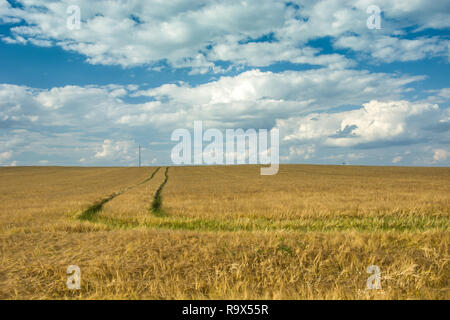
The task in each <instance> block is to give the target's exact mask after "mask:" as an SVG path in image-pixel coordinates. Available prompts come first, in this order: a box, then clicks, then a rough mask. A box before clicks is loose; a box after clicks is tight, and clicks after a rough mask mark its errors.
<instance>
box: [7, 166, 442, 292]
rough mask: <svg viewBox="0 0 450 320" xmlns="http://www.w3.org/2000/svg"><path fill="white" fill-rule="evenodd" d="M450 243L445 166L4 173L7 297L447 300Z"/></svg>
mask: <svg viewBox="0 0 450 320" xmlns="http://www.w3.org/2000/svg"><path fill="white" fill-rule="evenodd" d="M449 242H450V168H412V167H411V168H407V167H356V166H309V165H284V166H283V165H282V166H281V167H280V171H279V173H278V174H277V175H274V176H260V174H259V166H204V167H144V168H61V167H29V168H21V167H16V168H0V299H449V298H450V267H449ZM69 265H76V266H79V268H80V270H81V289H80V290H69V289H68V288H67V285H66V281H67V278H68V276H69V275H68V274H67V272H66V271H67V267H68V266H69ZM371 265H376V266H378V267H379V269H380V271H381V274H380V284H381V288H380V289H374V290H368V288H367V283H366V282H367V279H368V278H369V277H370V276H371V274H370V273H367V268H368V267H369V266H371Z"/></svg>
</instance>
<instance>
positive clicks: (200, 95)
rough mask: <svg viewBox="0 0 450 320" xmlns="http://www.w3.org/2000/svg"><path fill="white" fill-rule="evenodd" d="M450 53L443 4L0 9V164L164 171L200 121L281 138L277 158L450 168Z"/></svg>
mask: <svg viewBox="0 0 450 320" xmlns="http://www.w3.org/2000/svg"><path fill="white" fill-rule="evenodd" d="M74 5H75V6H76V8H78V9H79V12H80V28H79V29H77V28H75V29H74V28H71V26H73V23H74V22H75V21H76V17H75V16H74V15H73V12H74V11H73V10H68V8H69V7H70V6H74ZM371 5H376V6H378V7H379V8H380V10H381V15H380V21H381V28H380V29H376V28H375V29H371V28H368V26H367V20H368V19H370V16H371V15H372V14H373V13H372V12H370V13H367V8H368V7H369V6H371ZM72 9H73V8H72ZM449 50H450V4H449V2H448V1H433V2H432V4H430V2H429V1H424V0H423V1H422V0H418V1H414V2H411V1H384V0H383V1H372V0H370V1H365V0H358V1H346V0H345V1H344V0H343V1H336V0H323V1H289V2H287V1H285V2H283V1H269V0H266V1H256V0H255V1H250V0H247V1H198V2H195V5H193V4H192V2H191V1H183V0H176V1H170V2H161V1H145V2H143V1H138V0H135V1H133V0H130V1H95V2H92V1H87V0H79V1H76V0H73V1H72V0H71V1H69V0H67V1H44V0H22V1H6V0H0V70H1V71H0V130H1V131H0V166H14V165H19V166H20V165H74V166H116V165H117V166H129V165H136V163H137V146H138V145H139V144H140V145H141V146H142V147H143V163H144V164H145V165H156V164H170V163H171V160H170V153H171V149H172V147H173V145H174V143H173V142H171V141H170V136H171V133H172V132H173V130H175V129H177V128H192V126H193V123H194V121H196V120H202V121H203V122H204V126H205V128H218V129H221V130H224V129H226V128H233V129H237V128H244V129H248V128H255V129H260V128H267V129H271V128H273V127H277V128H278V129H280V138H281V140H280V143H281V144H280V157H281V162H282V163H317V164H342V163H343V162H345V163H348V164H357V165H408V166H410V165H414V166H448V165H449V164H450V139H449V130H450V111H449V110H450V109H449V105H450V104H449V102H450V78H449V76H448V75H449V74H450V68H449V62H450V53H449Z"/></svg>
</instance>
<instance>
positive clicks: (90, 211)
mask: <svg viewBox="0 0 450 320" xmlns="http://www.w3.org/2000/svg"><path fill="white" fill-rule="evenodd" d="M159 169H161V167H158V168H156V170H155V171H153V173H152V175H151V176H150V177H148V178H147V179H145V180H144V181H142V182H140V183H137V184H134V185H131V186H129V187H127V188H125V189H124V190H122V191H119V192H116V193H114V194H112V195H110V196H108V197H107V198H104V199H102V200H100V201H98V202H96V203H94V204H93V205H91V206H90V207H89V208H87V209H86V210H85V211H83V213H82V214H81V215H80V216H79V217H78V218H79V219H80V220H92V218H93V217H94V216H95V215H96V214H97V213H98V212H99V211H100V210H102V208H103V206H104V205H105V204H106V203H108V202H109V201H111V200H112V199H114V198H116V197H118V196H120V195H121V194H124V193H125V192H127V191H129V190H131V189H133V188H136V187H138V186H140V185H142V184H144V183H146V182H148V181H150V180H152V179H153V177H154V176H155V174H157V173H158V171H159ZM166 175H167V169H166ZM166 180H167V178H166ZM160 188H161V186H160Z"/></svg>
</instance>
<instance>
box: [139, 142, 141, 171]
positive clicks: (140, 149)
mask: <svg viewBox="0 0 450 320" xmlns="http://www.w3.org/2000/svg"><path fill="white" fill-rule="evenodd" d="M140 167H141V145H139V168H140Z"/></svg>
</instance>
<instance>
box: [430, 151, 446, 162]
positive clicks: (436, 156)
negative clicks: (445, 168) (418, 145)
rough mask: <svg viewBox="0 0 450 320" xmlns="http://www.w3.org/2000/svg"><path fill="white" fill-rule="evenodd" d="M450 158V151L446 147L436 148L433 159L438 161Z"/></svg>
mask: <svg viewBox="0 0 450 320" xmlns="http://www.w3.org/2000/svg"><path fill="white" fill-rule="evenodd" d="M448 158H450V151H447V150H444V149H436V150H434V154H433V160H434V161H437V162H441V161H444V160H447V159H448Z"/></svg>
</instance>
